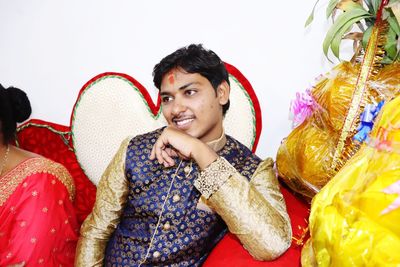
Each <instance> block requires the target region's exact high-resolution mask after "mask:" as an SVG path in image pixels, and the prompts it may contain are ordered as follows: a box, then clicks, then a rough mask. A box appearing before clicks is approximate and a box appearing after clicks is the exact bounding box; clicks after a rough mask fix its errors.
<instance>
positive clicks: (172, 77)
mask: <svg viewBox="0 0 400 267" xmlns="http://www.w3.org/2000/svg"><path fill="white" fill-rule="evenodd" d="M168 81H169V84H173V83H174V81H175V79H174V74H173V73H170V74H169V75H168Z"/></svg>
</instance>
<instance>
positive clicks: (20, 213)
mask: <svg viewBox="0 0 400 267" xmlns="http://www.w3.org/2000/svg"><path fill="white" fill-rule="evenodd" d="M30 113H31V108H30V104H29V100H28V98H27V96H26V94H25V93H24V92H23V91H21V90H19V89H17V88H12V87H10V88H8V89H5V88H3V87H2V86H1V85H0V266H73V262H74V257H75V247H76V242H77V237H78V235H77V233H78V228H79V226H78V223H77V220H76V216H75V212H74V207H73V199H74V191H75V188H74V184H73V180H72V177H71V176H70V174H69V173H68V171H67V170H66V169H65V168H64V167H63V166H62V165H60V164H58V163H55V162H53V161H51V160H48V159H45V158H43V157H40V156H39V155H36V154H33V153H30V152H28V151H24V150H21V149H18V148H16V147H14V146H12V145H10V142H12V139H13V138H14V136H15V130H16V123H17V122H22V121H24V120H25V119H27V118H28V117H29V115H30Z"/></svg>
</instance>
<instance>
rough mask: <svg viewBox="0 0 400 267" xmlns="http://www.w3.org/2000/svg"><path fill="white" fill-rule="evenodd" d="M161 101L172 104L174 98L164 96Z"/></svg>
mask: <svg viewBox="0 0 400 267" xmlns="http://www.w3.org/2000/svg"><path fill="white" fill-rule="evenodd" d="M161 101H162V102H163V103H168V102H171V101H172V96H163V97H161Z"/></svg>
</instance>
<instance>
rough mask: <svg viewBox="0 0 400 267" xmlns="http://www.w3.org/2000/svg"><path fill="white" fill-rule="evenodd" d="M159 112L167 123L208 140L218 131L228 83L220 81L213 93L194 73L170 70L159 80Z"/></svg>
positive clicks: (215, 137)
mask: <svg viewBox="0 0 400 267" xmlns="http://www.w3.org/2000/svg"><path fill="white" fill-rule="evenodd" d="M160 95H161V103H162V111H163V115H164V117H165V119H166V120H167V122H168V124H169V125H171V126H173V127H176V128H178V129H180V130H182V131H184V132H186V133H187V134H189V135H191V136H193V137H196V138H198V139H200V140H201V141H203V142H209V141H212V140H215V139H217V138H219V137H220V136H221V134H222V121H223V116H222V105H223V104H226V103H227V101H228V99H229V85H228V84H227V83H226V82H223V83H222V84H221V85H220V86H219V87H218V89H217V93H216V92H215V90H214V88H213V87H212V85H211V83H210V82H209V81H208V80H207V79H206V78H205V77H203V76H201V75H200V74H198V73H186V72H185V71H184V70H181V69H173V70H171V71H170V72H169V73H167V74H166V75H164V77H163V79H162V81H161V89H160Z"/></svg>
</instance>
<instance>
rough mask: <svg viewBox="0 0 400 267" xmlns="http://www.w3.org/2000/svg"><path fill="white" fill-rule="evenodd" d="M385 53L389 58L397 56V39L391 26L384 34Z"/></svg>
mask: <svg viewBox="0 0 400 267" xmlns="http://www.w3.org/2000/svg"><path fill="white" fill-rule="evenodd" d="M385 51H386V55H387V56H388V57H389V58H390V59H392V60H393V59H395V58H396V56H397V39H396V33H395V32H394V30H393V29H392V28H389V30H388V32H387V35H386V44H385Z"/></svg>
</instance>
